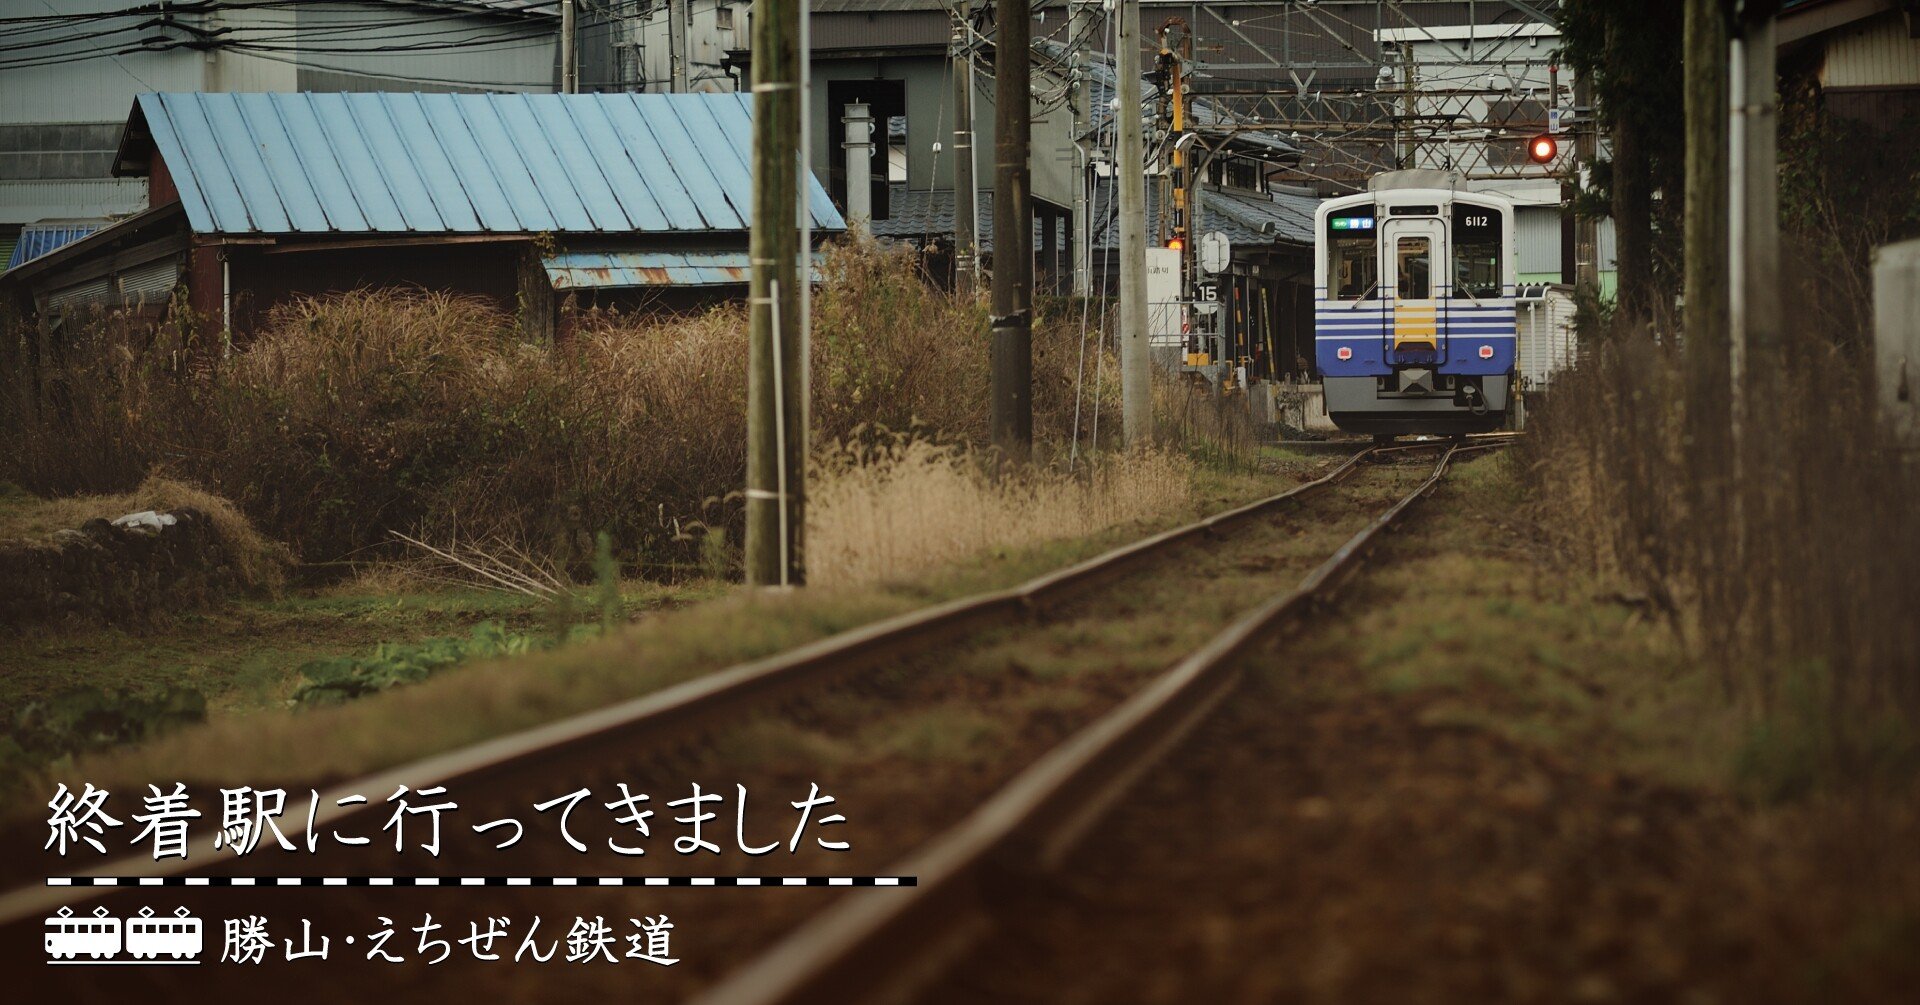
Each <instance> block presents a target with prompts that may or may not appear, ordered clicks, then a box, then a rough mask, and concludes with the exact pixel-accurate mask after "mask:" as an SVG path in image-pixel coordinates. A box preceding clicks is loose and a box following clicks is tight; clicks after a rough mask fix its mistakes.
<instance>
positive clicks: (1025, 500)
mask: <svg viewBox="0 0 1920 1005" xmlns="http://www.w3.org/2000/svg"><path fill="white" fill-rule="evenodd" d="M821 460H822V463H821V464H820V465H819V470H820V478H819V481H818V485H817V487H816V488H815V490H814V493H813V499H812V501H811V504H810V507H809V510H808V526H807V565H808V575H809V576H810V577H811V579H812V581H813V582H815V583H818V584H825V585H845V584H859V583H872V582H880V581H885V580H892V579H899V578H903V577H907V576H911V575H913V574H915V573H918V572H922V571H924V570H927V569H930V568H934V567H937V566H942V565H950V564H955V563H960V562H964V561H967V560H968V559H972V558H975V557H977V556H979V555H982V554H984V553H987V552H990V551H993V550H996V549H1003V548H1005V549H1018V548H1028V547H1032V546H1034V545H1040V544H1045V543H1047V542H1050V541H1058V540H1063V539H1067V538H1075V537H1085V536H1088V535H1091V534H1096V533H1099V532H1100V531H1104V530H1107V529H1110V528H1113V527H1117V526H1121V525H1125V524H1129V523H1134V522H1137V521H1142V520H1147V519H1151V518H1153V517H1156V516H1160V515H1163V514H1165V513H1168V512H1170V511H1172V510H1174V509H1175V508H1176V507H1179V506H1181V505H1183V504H1185V503H1186V502H1187V500H1188V498H1189V495H1190V491H1191V485H1192V476H1193V463H1192V462H1191V461H1189V460H1187V459H1186V458H1184V457H1181V456H1179V455H1175V454H1169V453H1163V452H1158V451H1143V452H1129V453H1123V454H1107V455H1103V456H1101V457H1099V458H1097V459H1095V460H1093V461H1092V462H1090V463H1087V464H1082V465H1080V466H1079V467H1078V469H1077V470H1076V471H1075V472H1073V473H1068V472H1066V471H1064V470H1062V469H1060V468H1048V467H1029V468H1020V469H1011V468H1007V467H1005V466H1004V465H1000V464H998V463H997V462H996V461H995V459H994V457H993V455H991V454H987V453H981V452H977V451H973V450H969V449H966V448H964V447H959V446H953V445H943V444H939V443H935V442H933V441H930V440H926V439H921V438H915V437H910V436H900V437H895V438H890V439H887V440H884V441H882V442H880V443H878V444H871V443H870V444H868V445H863V446H842V447H836V448H832V449H829V450H826V451H822V455H821Z"/></svg>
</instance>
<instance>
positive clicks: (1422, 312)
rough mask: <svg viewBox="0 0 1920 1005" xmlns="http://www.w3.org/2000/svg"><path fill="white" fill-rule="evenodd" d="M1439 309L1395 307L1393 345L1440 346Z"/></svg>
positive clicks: (1430, 347) (1397, 347)
mask: <svg viewBox="0 0 1920 1005" xmlns="http://www.w3.org/2000/svg"><path fill="white" fill-rule="evenodd" d="M1438 315H1439V311H1438V309H1437V308H1433V307H1401V306H1399V305H1395V306H1394V308H1393V347H1394V348H1395V349H1400V348H1404V347H1407V346H1414V347H1420V346H1425V347H1426V348H1428V349H1436V350H1437V349H1439V348H1440V321H1439V316H1438Z"/></svg>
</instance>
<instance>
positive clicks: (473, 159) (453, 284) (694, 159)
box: [0, 92, 845, 336]
mask: <svg viewBox="0 0 1920 1005" xmlns="http://www.w3.org/2000/svg"><path fill="white" fill-rule="evenodd" d="M751 125H752V106H751V98H750V97H748V96H746V95H740V94H505V93H502V94H413V93H408V94H396V93H378V92H360V93H337V94H315V93H298V94H284V93H254V94H224V93H186V94H143V95H141V96H140V97H139V98H138V100H137V101H136V102H135V104H134V107H133V110H132V114H131V115H130V116H129V118H128V120H127V123H126V126H125V129H124V131H123V133H122V136H121V139H120V143H119V148H118V151H117V153H116V155H115V163H114V171H115V173H116V174H118V175H120V176H123V177H135V178H144V179H145V180H146V184H147V189H148V199H147V201H148V207H147V209H146V210H144V211H143V212H141V213H138V214H136V215H134V216H133V217H131V218H129V219H127V220H124V221H121V222H120V223H118V224H115V225H113V226H110V227H106V228H104V229H102V230H99V231H97V232H95V233H93V234H90V235H88V236H87V237H85V238H83V239H81V240H79V241H76V242H74V243H72V244H69V245H67V246H65V247H62V248H60V249H59V250H57V251H55V252H53V253H51V254H48V255H46V256H44V257H41V258H39V259H36V260H35V261H33V262H29V263H27V264H26V265H24V266H22V267H21V268H19V269H15V270H11V271H9V272H8V273H6V274H5V275H4V276H0V286H4V287H5V288H6V291H7V292H8V293H9V294H11V295H12V296H13V297H14V298H15V299H16V301H19V302H21V303H23V304H26V305H28V306H29V308H30V309H31V310H32V311H33V312H35V313H37V314H39V315H41V316H42V317H43V318H48V319H53V320H57V319H58V318H60V317H62V316H64V315H66V314H69V313H71V312H72V311H74V310H76V309H80V308H95V307H100V308H122V309H134V310H148V311H154V310H158V309H160V308H161V307H162V305H164V304H165V302H166V300H167V298H168V297H169V296H171V295H172V294H173V292H174V291H175V290H176V289H180V288H183V289H184V290H185V295H186V298H187V303H188V304H189V305H190V306H191V307H192V308H193V309H194V310H195V311H196V312H197V313H198V314H200V315H201V316H203V317H205V318H207V319H209V320H210V321H211V322H212V323H213V325H214V326H215V328H216V330H225V331H229V332H232V333H234V334H237V335H244V334H245V333H247V332H249V331H251V330H253V329H254V328H255V327H256V326H257V325H258V324H259V322H260V321H261V320H263V319H264V315H265V312H266V311H268V310H270V309H271V308H272V307H273V306H274V305H276V304H279V303H282V302H284V301H286V300H288V299H291V298H294V297H298V296H303V295H314V294H324V293H329V292H337V291H342V290H349V289H357V288H366V287H391V286H417V287H424V288H429V289H435V290H450V291H457V292H465V293H471V294H476V295H479V296H483V297H486V298H487V299H489V300H492V301H493V302H495V303H496V304H497V305H499V306H500V307H501V309H503V310H509V311H514V312H517V313H518V314H519V316H520V318H521V322H522V326H523V328H524V329H525V330H527V331H528V332H529V333H530V334H533V335H536V336H543V335H548V334H551V333H552V331H553V320H554V316H555V313H556V311H557V309H558V308H559V307H560V306H561V305H562V304H563V303H564V302H565V301H567V300H569V299H570V300H572V301H574V302H576V303H585V304H606V303H616V302H620V301H621V300H622V298H625V299H629V300H644V301H645V302H647V303H648V304H650V305H654V306H664V307H675V306H696V305H699V304H703V303H707V302H711V301H712V300H714V299H716V298H725V297H732V296H738V295H741V294H742V293H743V291H744V289H745V284H746V281H747V275H748V261H747V242H748V238H749V233H750V229H751V205H752V202H751V194H752V172H751V166H750V165H751V161H750V153H751V144H752V130H751ZM811 188H812V196H811V200H810V210H811V215H812V222H813V227H814V231H815V233H816V235H820V236H823V237H824V236H826V235H830V234H832V233H835V232H838V231H841V230H844V229H845V224H844V223H843V221H842V220H841V217H840V215H839V213H838V211H837V210H836V209H835V208H834V206H833V203H832V202H831V200H829V199H828V197H827V194H826V192H825V191H824V190H823V189H822V188H821V187H820V185H819V184H818V182H817V181H816V182H813V183H812V185H811Z"/></svg>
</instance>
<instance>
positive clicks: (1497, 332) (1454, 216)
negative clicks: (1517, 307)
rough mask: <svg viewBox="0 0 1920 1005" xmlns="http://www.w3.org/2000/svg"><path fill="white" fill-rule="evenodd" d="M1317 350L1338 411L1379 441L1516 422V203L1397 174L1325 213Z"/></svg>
mask: <svg viewBox="0 0 1920 1005" xmlns="http://www.w3.org/2000/svg"><path fill="white" fill-rule="evenodd" d="M1315 224H1316V233H1317V234H1318V238H1317V239H1316V241H1315V242H1314V286H1315V291H1314V301H1315V302H1314V346H1315V361H1316V363H1317V365H1318V369H1319V371H1320V379H1321V387H1322V389H1323V390H1324V392H1325V394H1326V408H1327V414H1328V416H1329V417H1330V418H1332V420H1333V422H1334V424H1335V425H1337V426H1339V427H1340V428H1341V429H1345V430H1348V431H1350V432H1357V433H1372V434H1374V435H1375V436H1377V437H1391V436H1397V435H1401V434H1414V433H1431V434H1453V433H1474V432H1485V431H1488V430H1493V429H1498V428H1500V427H1501V426H1502V425H1504V424H1505V423H1506V420H1507V409H1508V406H1509V402H1510V400H1511V397H1512V395H1513V393H1514V372H1515V358H1516V356H1517V352H1518V342H1519V339H1518V336H1519V332H1518V329H1517V327H1516V325H1515V315H1514V298H1515V294H1516V292H1517V290H1516V284H1517V281H1518V274H1517V271H1516V265H1515V260H1514V250H1513V248H1514V238H1513V232H1514V228H1513V203H1512V202H1510V201H1508V200H1507V199H1505V198H1503V197H1501V196H1497V195H1493V194H1490V193H1484V192H1467V191H1461V190H1460V189H1459V186H1458V181H1457V178H1456V176H1454V175H1452V174H1450V173H1448V172H1444V171H1392V172H1388V173H1385V174H1381V175H1377V176H1375V177H1374V179H1373V180H1372V182H1371V183H1370V184H1369V185H1368V191H1366V192H1364V193H1362V194H1359V195H1350V196H1342V197H1340V198H1336V199H1328V200H1326V201H1325V202H1323V203H1321V204H1320V209H1319V212H1318V214H1317V215H1316V218H1315Z"/></svg>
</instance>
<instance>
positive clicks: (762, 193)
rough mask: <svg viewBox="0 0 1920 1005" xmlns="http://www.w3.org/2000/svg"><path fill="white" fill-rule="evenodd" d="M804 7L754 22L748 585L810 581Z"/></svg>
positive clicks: (766, 6) (767, 1) (784, 5)
mask: <svg viewBox="0 0 1920 1005" xmlns="http://www.w3.org/2000/svg"><path fill="white" fill-rule="evenodd" d="M801 2H802V0H760V2H759V3H758V4H757V5H756V6H755V9H754V16H753V237H752V248H751V251H752V256H753V271H752V277H751V287H750V289H749V291H748V310H749V319H748V325H749V328H748V345H747V542H746V545H747V550H746V573H747V582H748V583H749V584H750V585H753V586H797V585H799V584H800V583H801V582H803V581H804V580H805V571H806V567H805V564H804V563H803V561H802V557H801V556H802V555H803V551H802V548H801V538H800V534H801V530H802V528H804V527H805V526H806V519H805V506H804V504H805V500H806V462H807V437H806V430H807V416H806V402H807V388H806V355H805V339H804V337H803V334H802V330H801V312H800V303H801V300H802V299H803V298H805V296H806V294H807V287H806V286H805V285H804V284H805V283H806V282H807V279H808V276H807V270H805V269H803V268H802V263H803V262H804V261H805V259H806V257H808V256H806V255H803V254H802V249H801V248H800V226H799V216H798V214H799V212H800V207H799V194H800V191H801V190H800V182H801V181H802V179H803V177H804V174H803V173H804V172H805V171H806V170H807V166H806V165H805V164H804V163H802V161H801V159H800V149H799V142H800V130H801V126H802V123H801V121H800V60H801V59H802V58H804V54H803V53H801V51H800V49H801V45H800V38H801V24H800V5H801Z"/></svg>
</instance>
